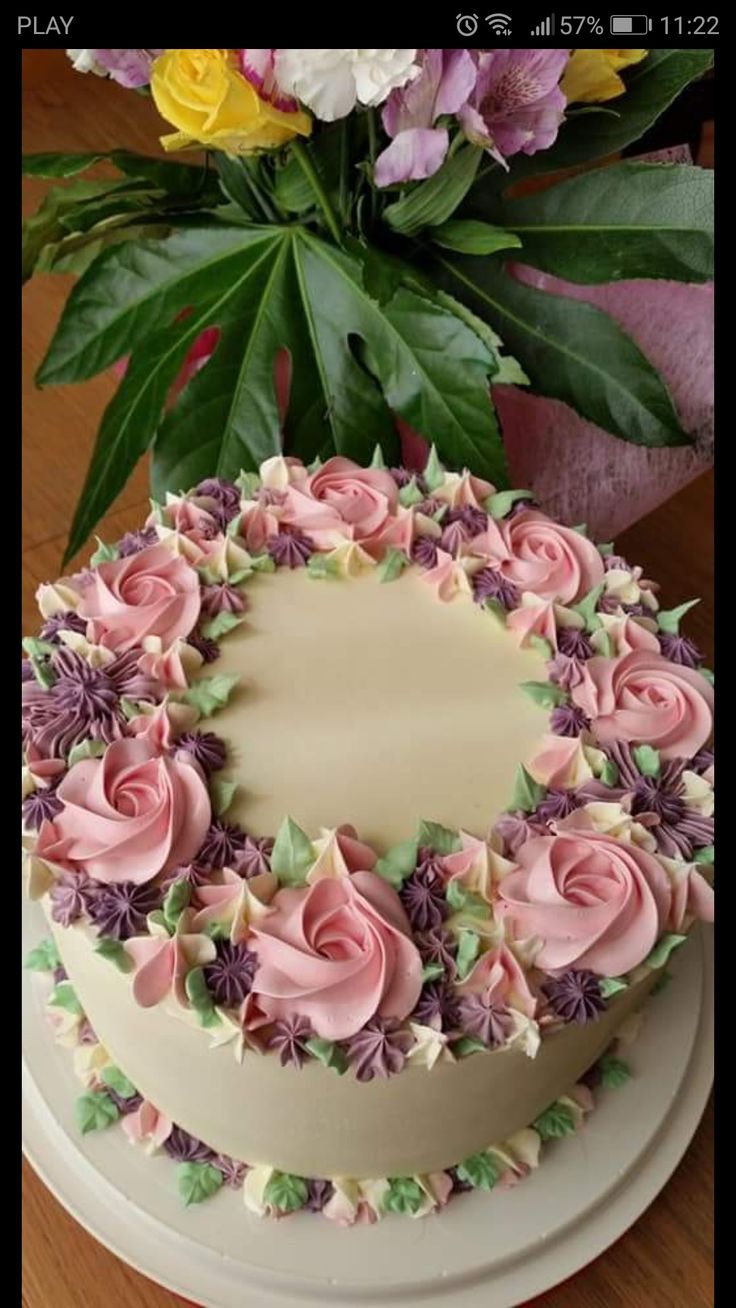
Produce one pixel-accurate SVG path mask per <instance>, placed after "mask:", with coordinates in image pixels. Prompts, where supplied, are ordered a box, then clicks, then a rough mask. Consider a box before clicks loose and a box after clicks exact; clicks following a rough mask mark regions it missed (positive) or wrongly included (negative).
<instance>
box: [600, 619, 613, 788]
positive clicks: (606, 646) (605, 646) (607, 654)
mask: <svg viewBox="0 0 736 1308" xmlns="http://www.w3.org/2000/svg"><path fill="white" fill-rule="evenodd" d="M597 630H598V633H599V634H598V640H597V644H596V652H597V653H598V654H600V655H602V657H603V658H606V659H610V658H613V656H614V648H613V641H612V640H611V635H610V632H608V631H604V630H603V629H602V628H598V629H597ZM608 762H610V759H609V760H608ZM609 784H611V785H613V782H610V783H609Z"/></svg>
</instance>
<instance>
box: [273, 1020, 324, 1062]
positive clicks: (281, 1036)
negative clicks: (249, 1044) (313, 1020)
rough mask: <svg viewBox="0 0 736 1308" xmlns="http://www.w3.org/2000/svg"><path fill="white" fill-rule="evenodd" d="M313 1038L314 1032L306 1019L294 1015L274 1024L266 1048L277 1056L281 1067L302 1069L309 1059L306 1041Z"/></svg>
mask: <svg viewBox="0 0 736 1308" xmlns="http://www.w3.org/2000/svg"><path fill="white" fill-rule="evenodd" d="M313 1036H314V1031H313V1030H312V1027H311V1025H310V1023H309V1021H308V1020H307V1018H306V1017H300V1016H299V1014H298V1013H297V1014H295V1016H294V1017H284V1018H281V1020H280V1021H278V1022H274V1024H273V1030H272V1031H271V1034H270V1036H269V1037H268V1040H267V1041H266V1047H267V1048H268V1049H273V1050H275V1052H276V1053H277V1054H278V1056H279V1061H280V1063H281V1066H282V1067H288V1066H289V1065H291V1066H292V1067H302V1066H303V1065H304V1063H305V1062H306V1060H307V1058H308V1057H309V1050H308V1049H307V1041H308V1040H311V1039H312V1038H313Z"/></svg>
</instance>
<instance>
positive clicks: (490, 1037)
mask: <svg viewBox="0 0 736 1308" xmlns="http://www.w3.org/2000/svg"><path fill="white" fill-rule="evenodd" d="M457 1016H458V1023H459V1026H460V1029H461V1030H462V1031H463V1033H464V1035H469V1036H475V1038H476V1040H482V1041H483V1044H484V1045H487V1046H488V1048H489V1049H495V1048H496V1047H497V1046H498V1045H502V1044H503V1043H504V1042H505V1040H506V1039H507V1037H508V1036H509V1034H510V1032H511V1019H510V1016H509V1011H508V1009H507V1008H504V1007H502V1006H501V1005H500V1004H496V1003H494V1002H493V1000H492V999H490V998H489V996H488V995H487V994H480V995H463V996H462V998H461V999H460V1000H458V1005H457Z"/></svg>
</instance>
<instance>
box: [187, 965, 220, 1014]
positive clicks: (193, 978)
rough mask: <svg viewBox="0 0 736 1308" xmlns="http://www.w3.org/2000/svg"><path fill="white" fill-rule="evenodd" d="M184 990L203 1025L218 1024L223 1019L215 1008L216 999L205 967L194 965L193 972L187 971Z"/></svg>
mask: <svg viewBox="0 0 736 1308" xmlns="http://www.w3.org/2000/svg"><path fill="white" fill-rule="evenodd" d="M184 990H185V992H186V996H187V999H188V1000H189V1002H190V1004H191V1005H192V1008H193V1009H194V1011H195V1013H196V1014H197V1017H198V1018H199V1021H200V1023H201V1025H202V1026H204V1027H210V1026H218V1025H219V1023H220V1022H221V1020H222V1019H221V1018H220V1015H219V1013H217V1011H216V1009H215V1004H214V1000H213V998H212V995H211V994H210V991H209V988H208V986H207V982H206V980H205V975H204V968H202V967H193V968H192V970H191V972H187V975H186V980H185V981H184Z"/></svg>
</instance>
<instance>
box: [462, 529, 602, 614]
mask: <svg viewBox="0 0 736 1308" xmlns="http://www.w3.org/2000/svg"><path fill="white" fill-rule="evenodd" d="M472 552H473V553H474V554H480V555H482V556H483V557H484V558H486V559H487V560H488V562H489V563H490V564H491V565H492V566H493V567H498V568H500V570H501V572H502V573H503V575H504V577H506V578H507V579H508V580H509V581H511V582H513V584H514V585H515V586H518V587H519V590H522V591H530V592H531V593H532V594H533V595H538V596H539V598H540V599H545V600H559V602H560V603H562V604H573V603H574V602H575V600H578V599H580V598H581V597H582V596H583V595H585V594H587V592H588V591H589V590H592V588H593V587H594V586H597V585H599V584H600V582H602V581H603V577H604V568H603V560H602V558H601V556H600V554H599V553H598V550H597V549H596V547H595V545H593V544H592V542H591V541H589V540H587V538H586V537H585V536H582V535H581V534H580V532H578V531H573V530H572V528H571V527H563V526H562V525H561V524H560V523H558V522H553V520H552V519H551V518H548V517H547V515H546V514H544V513H540V512H539V511H538V510H537V509H523V510H522V511H521V513H517V514H516V515H515V516H514V517H513V518H510V519H508V520H504V521H501V522H494V521H493V520H490V521H489V524H488V529H487V531H485V532H483V533H482V535H480V536H478V537H476V539H475V540H474V541H473V545H472Z"/></svg>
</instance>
